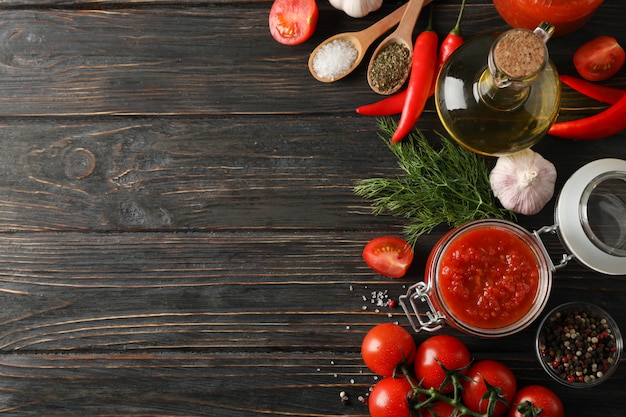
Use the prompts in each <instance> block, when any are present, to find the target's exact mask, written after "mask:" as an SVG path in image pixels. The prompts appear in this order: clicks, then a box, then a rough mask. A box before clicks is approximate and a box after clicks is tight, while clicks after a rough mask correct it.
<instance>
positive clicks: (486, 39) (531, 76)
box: [435, 23, 561, 156]
mask: <svg viewBox="0 0 626 417" xmlns="http://www.w3.org/2000/svg"><path fill="white" fill-rule="evenodd" d="M553 30H554V28H553V26H551V25H550V24H549V23H542V24H541V25H540V26H539V27H538V28H537V29H535V30H534V31H529V30H527V29H511V30H509V31H507V32H504V33H503V34H502V35H500V36H498V37H497V38H496V37H495V36H494V35H491V34H489V35H481V36H477V37H475V38H473V39H470V40H469V41H468V42H466V43H465V44H464V45H462V46H461V47H459V48H458V49H457V50H456V51H455V52H454V53H453V54H452V55H451V56H450V58H449V59H448V61H447V62H446V64H445V65H444V66H443V68H442V69H441V71H440V73H439V76H438V79H437V85H436V88H435V103H436V106H437V112H438V113H439V118H440V119H441V121H442V123H443V125H444V127H445V128H446V130H447V131H448V133H449V134H450V135H451V136H452V138H453V139H454V140H456V141H457V142H458V143H459V144H461V145H462V146H464V147H466V148H468V149H470V150H471V151H474V152H476V153H479V154H483V155H491V156H501V155H507V154H512V153H515V152H518V151H521V150H523V149H526V148H530V147H531V146H533V145H534V144H536V143H537V142H539V140H541V138H543V136H544V135H545V134H546V132H547V131H548V129H549V128H550V126H551V125H552V123H554V121H555V119H556V117H557V115H558V111H559V105H560V97H561V88H560V83H559V77H558V73H557V71H556V68H555V67H554V65H553V64H552V62H551V61H550V60H549V57H548V49H547V47H546V42H547V40H548V39H549V38H550V35H551V34H552V32H553Z"/></svg>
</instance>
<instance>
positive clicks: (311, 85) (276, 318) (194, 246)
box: [0, 0, 626, 417]
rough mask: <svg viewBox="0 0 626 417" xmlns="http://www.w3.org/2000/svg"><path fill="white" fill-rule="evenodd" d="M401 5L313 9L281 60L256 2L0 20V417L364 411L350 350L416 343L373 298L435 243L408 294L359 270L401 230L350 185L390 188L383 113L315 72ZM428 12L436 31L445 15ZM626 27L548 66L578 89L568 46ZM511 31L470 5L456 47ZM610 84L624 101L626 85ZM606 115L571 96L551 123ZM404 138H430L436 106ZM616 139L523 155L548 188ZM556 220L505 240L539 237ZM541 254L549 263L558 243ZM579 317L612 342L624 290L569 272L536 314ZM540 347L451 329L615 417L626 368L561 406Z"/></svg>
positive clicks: (39, 9)
mask: <svg viewBox="0 0 626 417" xmlns="http://www.w3.org/2000/svg"><path fill="white" fill-rule="evenodd" d="M401 3H402V2H398V1H389V2H385V4H384V6H383V9H382V10H381V11H380V12H378V13H374V14H372V15H370V16H368V17H366V18H364V19H351V18H347V17H346V16H345V15H344V14H343V13H342V12H339V11H337V10H334V9H332V7H330V5H328V4H326V3H323V2H318V4H319V6H320V24H319V26H318V29H317V31H316V33H315V35H314V37H313V38H312V39H311V40H310V41H309V42H307V43H305V44H304V45H300V46H296V47H285V46H283V45H279V44H278V43H276V42H274V41H273V39H272V38H271V36H270V35H269V32H268V30H267V13H268V10H269V7H270V5H271V1H241V2H228V1H220V0H216V1H193V2H192V1H184V0H181V1H151V2H147V1H128V2H116V1H112V2H108V1H78V2H77V1H49V2H46V3H41V2H33V1H29V0H24V1H22V0H15V1H10V2H2V4H1V5H0V39H1V40H2V42H0V74H1V76H0V303H1V304H0V305H1V306H2V308H1V309H0V414H2V415H7V416H18V417H21V416H29V417H30V416H32V417H42V416H51V417H57V416H59V417H60V416H64V417H68V416H69V417H74V416H76V417H79V416H80V417H84V416H88V417H89V416H96V417H100V416H102V417H104V416H133V417H144V416H155V417H164V416H185V417H189V416H211V417H248V416H250V417H251V416H259V415H267V416H309V417H318V416H319V417H330V416H333V417H335V416H343V415H349V416H354V417H365V416H367V415H368V411H367V407H366V406H365V405H364V404H363V403H361V402H359V400H358V397H359V396H364V397H367V394H368V392H369V389H370V387H371V386H372V385H373V384H374V383H375V382H376V380H377V379H376V377H375V376H374V375H372V374H371V373H370V372H369V371H368V370H367V369H366V367H365V366H364V364H363V363H362V360H361V358H360V343H361V340H362V337H363V336H364V334H365V332H366V331H367V330H368V329H369V328H371V327H372V326H373V325H375V324H379V323H382V322H388V321H393V322H399V323H401V324H403V325H407V321H406V318H405V317H404V315H403V313H402V312H401V311H400V309H397V308H395V309H394V308H390V307H388V306H385V305H384V302H383V303H382V304H383V305H378V300H383V301H385V300H389V299H396V298H397V297H398V296H399V295H401V294H403V293H405V292H406V290H407V288H408V286H410V285H411V284H413V283H414V282H416V281H418V280H421V279H423V270H424V264H425V260H426V258H427V256H428V254H429V252H430V250H431V248H432V247H433V246H434V245H435V243H436V241H437V240H438V239H439V237H440V236H441V235H442V234H443V233H444V232H445V231H446V230H447V228H446V227H441V228H439V229H437V230H436V231H435V232H434V233H432V234H431V235H428V236H424V237H423V238H422V239H420V241H419V242H418V244H417V245H416V248H415V251H416V260H415V262H414V264H413V266H412V268H411V270H410V271H409V274H408V275H407V277H406V278H403V279H400V280H389V279H386V278H384V277H381V276H379V275H376V274H374V273H373V272H372V271H371V270H370V269H369V268H368V267H367V266H366V265H365V264H364V263H363V261H362V259H361V251H362V249H363V246H364V245H365V243H366V242H367V241H368V240H369V239H371V238H373V237H375V236H379V235H382V234H399V233H400V231H401V228H402V226H403V224H404V222H403V220H402V219H396V218H392V217H389V216H378V217H376V216H373V215H372V214H371V210H370V207H369V205H368V203H367V202H365V201H362V200H361V199H359V198H358V197H356V196H355V195H354V194H353V192H352V187H353V186H354V184H355V182H356V181H357V180H359V179H363V178H370V177H374V176H386V177H387V176H394V175H399V174H401V172H400V171H399V169H398V167H397V165H396V161H395V160H394V159H393V157H392V154H391V153H390V151H389V150H388V149H387V147H386V145H385V144H384V143H383V142H382V141H381V140H380V139H379V138H378V128H377V125H376V120H375V119H374V118H365V117H362V116H357V115H356V114H355V113H354V108H355V107H356V106H358V105H360V104H365V103H369V102H372V101H375V100H377V99H378V98H379V96H377V95H376V94H374V93H372V92H371V91H370V90H369V88H368V86H367V82H366V80H365V73H364V68H359V70H358V71H357V72H356V73H355V74H353V75H352V76H350V77H348V78H346V79H344V80H342V81H341V82H338V83H333V84H329V85H326V84H321V83H319V82H317V81H315V80H314V79H313V77H311V76H310V74H309V73H308V70H307V67H306V62H307V59H308V55H309V53H310V51H311V50H312V49H313V48H314V47H315V46H316V45H317V44H318V43H319V42H321V41H322V40H324V39H326V38H327V37H329V36H331V35H333V34H335V33H338V32H340V31H348V30H359V29H362V28H364V27H366V26H368V25H369V24H371V23H373V22H374V21H376V20H377V19H378V18H379V17H380V16H382V15H383V14H385V13H387V12H389V11H391V10H393V9H394V8H395V7H397V6H398V5H399V4H401ZM435 10H436V20H435V22H436V27H437V30H438V31H439V32H440V33H441V34H442V36H443V34H444V33H446V32H447V31H448V30H449V29H450V28H451V27H452V25H453V22H454V20H455V19H456V13H457V11H458V2H457V1H454V0H441V1H440V0H437V2H436V9H435ZM624 15H626V9H625V6H624V4H623V2H620V1H617V0H607V1H605V3H604V4H603V6H602V8H601V9H600V10H599V11H598V13H597V14H596V15H595V16H594V18H593V20H592V22H591V23H590V24H589V25H587V26H585V27H584V28H583V29H581V30H580V31H578V32H576V34H575V35H573V36H572V37H567V38H565V37H564V38H559V39H554V40H551V41H550V44H549V45H550V52H551V54H552V59H553V60H554V61H555V63H557V66H558V68H559V70H561V71H562V72H564V73H570V74H573V71H574V70H573V67H572V64H571V60H570V57H571V54H572V53H573V51H574V50H575V48H576V47H577V45H579V44H580V43H581V42H582V40H584V39H587V38H591V37H593V36H597V35H598V34H600V32H602V34H605V33H612V34H615V36H618V37H619V36H621V35H619V34H620V33H621V27H622V22H621V19H619V18H616V16H624ZM424 25H425V19H424V18H422V19H421V20H420V21H419V22H418V26H417V28H416V31H419V30H420V29H421V28H423V27H424ZM505 27H506V25H504V23H503V22H502V21H501V20H500V19H499V17H498V15H497V14H496V13H495V10H494V9H493V7H492V5H491V3H490V1H486V0H476V1H473V0H472V1H468V5H467V10H466V15H465V23H464V26H463V29H464V34H465V36H466V37H470V36H471V35H472V34H475V33H478V32H480V31H483V30H501V29H503V28H505ZM621 41H622V42H625V43H626V39H624V40H621ZM606 84H607V85H613V86H616V87H620V88H626V77H625V76H624V73H623V72H620V73H619V74H618V76H617V77H615V78H614V79H612V80H610V81H609V82H607V83H606ZM603 107H604V106H603V105H601V104H599V103H596V102H593V101H591V100H588V99H585V98H583V97H581V96H580V95H578V94H577V93H575V92H572V91H571V90H568V89H567V88H565V89H564V91H563V106H562V112H561V115H560V117H561V118H564V119H565V118H575V117H580V116H582V115H588V114H592V113H595V112H597V111H599V110H600V109H602V108H603ZM419 127H420V128H422V129H424V130H425V131H426V132H427V134H429V135H431V134H432V131H433V130H441V125H440V124H439V122H438V120H437V117H436V113H435V109H434V107H433V104H432V101H431V102H429V103H428V105H427V107H426V110H425V113H424V115H423V117H422V118H421V119H420V124H419ZM624 136H625V135H624V134H620V135H617V136H616V137H613V138H608V139H605V140H602V141H598V142H569V141H563V140H557V139H554V138H546V139H545V140H544V141H542V142H541V143H540V144H539V145H538V146H537V147H536V148H535V149H536V150H537V151H539V152H540V153H541V154H542V155H543V156H544V157H546V158H547V159H549V160H551V161H553V162H554V163H555V165H556V166H557V170H558V179H557V190H559V189H560V188H561V187H562V185H563V184H564V182H565V181H566V179H567V178H568V177H569V176H570V175H571V174H572V173H573V172H574V171H575V170H576V169H578V168H579V167H580V166H582V165H584V164H585V163H587V162H590V161H592V160H595V159H599V158H604V157H617V158H622V159H626V146H624ZM493 162H494V161H493V160H489V163H490V164H492V163H493ZM553 209H554V200H553V201H551V202H550V203H549V204H548V205H547V206H546V208H545V209H544V210H543V211H542V212H541V213H540V214H539V215H536V216H532V217H520V218H519V219H518V221H519V223H520V224H522V225H523V226H525V227H527V228H528V229H529V230H533V229H537V228H539V227H541V226H544V225H550V224H552V223H553V221H554V220H553V214H552V213H553ZM546 245H547V247H548V249H549V251H550V253H551V254H552V255H553V256H554V257H555V259H556V258H558V257H559V256H560V254H561V253H562V252H563V248H562V247H561V245H560V242H559V241H558V239H557V238H556V236H549V237H547V238H546ZM576 299H585V300H589V301H591V302H594V303H596V304H599V305H601V306H603V307H604V308H606V309H607V310H609V311H610V312H611V313H612V314H613V316H614V318H615V319H616V320H617V321H618V323H619V324H620V325H622V326H626V311H624V309H623V308H622V306H623V305H624V304H625V303H626V276H617V277H608V276H603V275H600V274H596V273H593V272H590V271H589V270H587V269H586V268H584V267H582V266H580V265H579V264H577V263H576V262H571V263H570V264H569V265H568V266H567V267H566V268H564V269H563V270H560V271H559V272H558V273H556V274H555V275H554V289H553V292H552V294H551V297H550V301H549V305H548V308H550V307H553V306H556V305H558V304H560V303H563V302H566V301H571V300H576ZM535 330H536V327H535V325H533V326H531V327H530V328H528V329H527V330H525V331H523V332H521V333H519V334H516V335H514V336H511V337H507V338H503V339H499V340H481V339H476V338H473V337H469V336H466V335H462V334H459V333H458V332H456V331H455V330H452V329H448V328H447V329H445V330H443V331H442V333H447V334H454V335H456V336H458V337H460V338H461V339H462V340H463V341H464V342H466V343H467V344H468V346H469V347H470V350H471V351H472V353H473V354H474V355H475V357H476V358H479V359H480V358H485V359H486V358H491V359H498V360H502V361H504V362H505V363H506V364H507V365H509V366H510V367H511V368H512V369H513V370H514V372H515V374H516V376H517V377H518V379H519V383H520V385H527V384H531V383H540V384H545V385H548V386H549V387H550V388H552V389H554V390H555V391H557V393H558V394H559V395H560V396H561V397H562V398H563V399H564V402H565V404H566V411H567V415H568V417H576V416H579V415H580V416H583V415H584V416H596V415H602V416H620V417H621V416H623V412H624V410H626V399H625V398H624V395H623V386H624V383H626V367H625V366H626V365H624V363H622V364H621V367H620V369H618V372H617V373H616V374H615V375H614V376H613V377H612V378H611V380H610V381H608V382H607V383H606V384H604V385H603V386H601V388H599V389H592V390H582V391H581V390H577V391H576V392H572V391H571V390H568V389H566V388H562V387H560V386H557V385H556V383H553V382H552V381H550V380H549V379H548V377H547V376H545V375H544V373H543V372H542V371H541V370H540V369H539V364H538V362H537V361H536V359H535V357H534V353H533V350H532V349H533V343H532V342H533V337H534V332H535ZM428 336H429V335H424V334H420V335H416V341H418V342H419V341H421V340H423V339H425V338H426V337H428ZM622 362H623V361H622ZM341 391H346V392H347V393H348V395H349V397H350V401H349V402H348V403H347V404H343V403H342V402H341V401H340V399H339V393H340V392H341Z"/></svg>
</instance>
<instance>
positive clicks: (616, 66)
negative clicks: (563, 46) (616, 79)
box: [574, 36, 626, 81]
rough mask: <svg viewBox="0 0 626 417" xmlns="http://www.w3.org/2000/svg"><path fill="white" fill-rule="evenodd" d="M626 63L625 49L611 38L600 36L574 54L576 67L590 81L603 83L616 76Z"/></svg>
mask: <svg viewBox="0 0 626 417" xmlns="http://www.w3.org/2000/svg"><path fill="white" fill-rule="evenodd" d="M624 61H626V53H625V52H624V49H623V48H622V47H621V46H620V44H619V43H617V39H615V38H613V37H611V36H599V37H597V38H595V39H593V40H590V41H589V42H586V43H584V44H583V45H582V46H581V47H579V48H578V49H577V50H576V52H574V67H576V71H578V73H579V74H580V76H581V77H583V78H585V79H587V80H589V81H603V80H606V79H608V78H610V77H612V76H613V75H615V74H616V73H617V72H618V71H619V70H620V69H621V68H622V67H623V66H624Z"/></svg>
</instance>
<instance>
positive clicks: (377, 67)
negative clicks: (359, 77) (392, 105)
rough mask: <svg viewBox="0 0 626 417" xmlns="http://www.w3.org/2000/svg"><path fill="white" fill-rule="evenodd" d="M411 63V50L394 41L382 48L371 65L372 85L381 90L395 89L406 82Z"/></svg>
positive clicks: (389, 90)
mask: <svg viewBox="0 0 626 417" xmlns="http://www.w3.org/2000/svg"><path fill="white" fill-rule="evenodd" d="M410 64H411V51H410V50H409V48H407V47H406V45H404V44H401V43H399V42H392V43H390V44H389V45H387V46H385V47H384V48H383V49H381V50H380V52H379V53H378V55H376V57H375V58H374V60H373V61H372V66H371V67H370V74H369V77H370V82H371V84H372V87H373V88H374V89H375V90H377V91H379V92H381V93H383V94H384V93H387V92H391V91H394V90H395V89H396V87H399V84H401V83H402V82H404V80H405V79H406V76H407V74H408V72H409V65H410Z"/></svg>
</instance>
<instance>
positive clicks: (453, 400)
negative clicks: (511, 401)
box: [401, 366, 502, 417]
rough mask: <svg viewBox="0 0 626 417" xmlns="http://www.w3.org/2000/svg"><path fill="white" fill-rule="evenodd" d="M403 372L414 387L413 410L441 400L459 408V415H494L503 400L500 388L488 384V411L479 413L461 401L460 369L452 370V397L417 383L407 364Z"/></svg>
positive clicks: (411, 406)
mask: <svg viewBox="0 0 626 417" xmlns="http://www.w3.org/2000/svg"><path fill="white" fill-rule="evenodd" d="M401 368H402V374H403V375H404V377H405V378H406V380H407V381H408V382H409V384H410V385H411V388H412V389H413V395H412V397H411V398H410V399H409V405H410V408H411V409H413V410H420V409H423V408H425V407H427V406H428V405H430V404H432V403H434V402H435V401H441V402H444V403H447V404H449V405H451V406H452V407H454V409H455V410H457V414H455V415H459V416H469V417H492V415H493V410H494V409H495V406H496V403H497V402H498V401H502V398H501V396H500V393H499V392H498V388H495V387H492V386H490V385H487V394H488V396H489V403H488V405H487V412H486V413H478V412H476V411H473V410H470V409H469V408H468V407H467V406H466V405H465V404H463V402H462V401H461V390H462V388H461V376H460V375H461V374H460V372H458V371H451V372H452V375H451V379H452V385H453V388H454V389H453V396H452V397H450V396H448V395H445V394H442V393H441V392H440V391H439V390H437V389H435V388H424V387H422V386H421V384H419V383H416V382H415V380H414V379H413V376H412V375H411V374H410V372H409V370H408V369H407V368H406V366H402V367H401ZM420 396H423V397H425V399H423V400H420Z"/></svg>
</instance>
